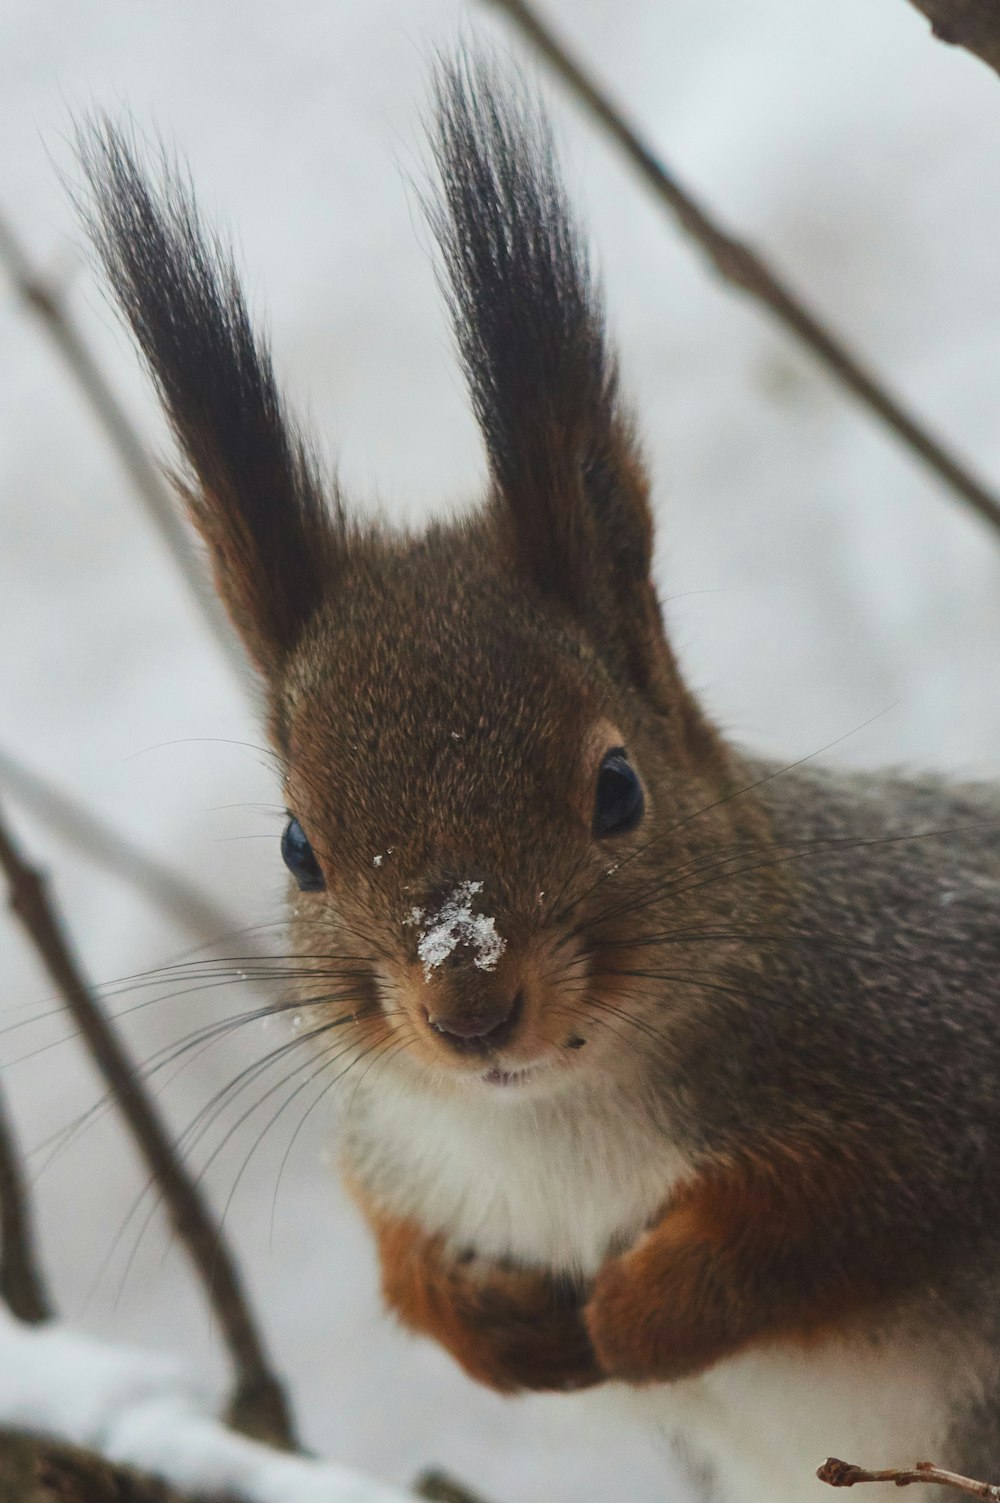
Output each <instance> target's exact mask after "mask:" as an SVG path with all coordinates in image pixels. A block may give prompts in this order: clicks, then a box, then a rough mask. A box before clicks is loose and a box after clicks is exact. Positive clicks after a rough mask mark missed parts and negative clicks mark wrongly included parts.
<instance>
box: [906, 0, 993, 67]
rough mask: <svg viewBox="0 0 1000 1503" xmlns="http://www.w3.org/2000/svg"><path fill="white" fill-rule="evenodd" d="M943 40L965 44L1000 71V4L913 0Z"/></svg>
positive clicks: (977, 0) (980, 0)
mask: <svg viewBox="0 0 1000 1503" xmlns="http://www.w3.org/2000/svg"><path fill="white" fill-rule="evenodd" d="M910 4H911V5H913V6H915V7H916V9H917V10H919V11H920V13H921V15H924V16H926V17H927V19H928V21H929V22H930V23H931V30H932V31H933V33H934V35H935V36H936V37H937V38H938V40H939V41H941V42H950V43H951V44H952V45H953V46H955V47H964V48H965V49H966V51H967V52H971V53H972V54H973V56H975V57H978V58H981V59H982V61H983V62H984V63H986V64H987V65H988V66H989V67H990V68H993V69H994V70H995V71H996V72H997V73H1000V4H998V3H997V0H910Z"/></svg>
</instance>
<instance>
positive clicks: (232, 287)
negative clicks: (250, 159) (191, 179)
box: [79, 120, 343, 675]
mask: <svg viewBox="0 0 1000 1503" xmlns="http://www.w3.org/2000/svg"><path fill="white" fill-rule="evenodd" d="M79 153H80V159H81V162H82V165H83V168H84V171H85V173H86V176H87V179H88V182H89V185H90V190H91V195H92V196H91V200H90V202H89V204H88V205H86V206H85V208H84V215H85V218H86V221H87V225H88V228H89V231H90V234H91V237H92V239H93V242H94V245H95V247H96V249H97V252H98V255H99V257H100V259H101V261H102V263H103V266H104V270H105V272H106V274H107V277H108V280H109V282H110V285H111V290H112V292H113V294H114V297H115V300H116V302H117V304H118V306H119V308H120V310H121V312H122V313H123V314H124V316H125V318H126V320H127V321H128V323H129V324H130V325H131V328H132V332H133V334H134V335H135V338H136V340H137V342H138V345H139V347H140V350H141V351H142V354H143V356H144V358H145V361H146V364H147V366H148V368H149V371H150V373H151V375H152V377H153V380H154V382H155V384H156V388H157V391H158V393H159V395H160V398H161V400H162V402H163V405H164V408H165V409H166V413H167V416H168V418H169V420H170V423H171V426H172V428H173V431H174V434H175V436H176V438H177V441H178V443H179V445H180V448H181V451H182V453H183V455H184V458H185V460H186V461H187V465H188V467H189V473H187V474H184V475H183V476H182V477H181V478H180V481H179V489H180V490H181V493H182V495H183V496H184V499H185V501H186V502H187V505H188V509H189V511H190V514H191V517H192V520H193V521H194V523H195V525H196V526H197V528H198V530H199V531H200V533H201V535H202V537H203V539H204V541H205V543H206V544H207V546H208V550H209V554H210V556H211V560H212V564H213V568H214V572H215V578H216V584H217V586H218V589H219V593H220V594H221V596H222V599H223V601H224V602H225V605H226V608H227V609H228V611H229V614H230V616H231V617H232V619H233V622H234V624H235V626H236V628H237V630H238V631H239V633H240V635H241V636H242V638H243V641H244V643H245V645H246V647H247V649H248V650H249V652H250V654H251V656H252V657H253V659H254V661H255V662H256V664H257V666H258V668H260V669H261V670H262V671H263V672H264V673H265V674H270V675H273V674H275V673H276V672H277V671H278V670H279V669H280V665H281V663H282V661H283V659H284V658H285V657H286V656H287V654H288V653H289V652H290V651H291V649H292V648H293V647H294V646H295V644H296V642H297V641H298V639H299V637H300V635H301V633H302V630H303V628H304V626H305V625H306V623H307V621H308V620H309V618H310V617H311V615H312V614H313V612H314V611H315V609H316V607H317V605H318V604H319V601H320V599H321V597H322V595H323V593H324V592H325V591H326V590H327V589H328V588H329V583H330V579H331V577H332V574H333V570H334V568H335V565H336V562H337V557H338V554H339V552H340V550H341V546H342V537H343V527H342V518H341V513H340V506H339V501H338V499H337V496H336V493H335V492H334V494H333V496H332V506H328V505H327V502H326V500H325V498H324V494H323V489H322V486H321V482H320V479H319V477H318V474H317V471H316V467H315V464H314V462H313V460H312V458H311V456H310V454H309V452H308V450H307V448H306V446H305V444H304V441H303V439H302V438H301V436H300V435H299V433H298V432H297V431H296V429H295V427H294V426H293V425H292V424H291V423H290V422H289V420H288V417H287V415H286V413H285V411H284V408H283V405H282V401H281V397H280V395H279V393H278V389H277V385H276V382H275V377H274V370H273V367H272V364H271V357H270V352H269V350H268V346H267V342H266V340H264V339H262V338H261V336H260V335H259V334H257V333H255V331H254V329H253V327H252V325H251V322H250V316H249V313H248V310H247V305H246V300H245V298H244V295H243V292H242V289H241V287H240V284H239V280H238V277H237V273H236V269H235V266H234V263H233V258H232V255H231V253H230V251H229V250H228V249H227V248H226V247H225V246H224V245H223V244H222V243H221V242H220V241H219V240H218V239H217V238H216V237H215V236H214V235H213V234H211V233H210V232H207V231H206V230H205V229H204V227H203V225H202V222H201V219H200V216H199V213H198V209H197V206H196V204H195V202H194V199H193V197H192V194H191V190H190V188H189V186H188V184H187V182H186V181H185V180H184V179H183V178H182V177H181V175H180V174H179V172H178V171H177V169H176V168H174V167H172V166H171V165H170V164H169V163H168V162H167V161H166V160H165V159H164V160H163V161H162V162H161V163H160V165H159V171H158V173H157V175H156V181H155V182H150V181H149V180H148V179H147V178H146V176H145V175H144V173H143V171H142V169H141V168H140V166H139V163H138V160H137V155H136V152H135V149H134V146H133V144H132V142H131V141H130V140H129V139H128V138H127V136H126V135H125V134H124V133H123V132H122V131H121V130H119V129H118V128H116V127H115V126H113V125H112V124H111V123H110V122H108V121H107V120H105V121H103V122H99V123H98V124H97V125H95V126H93V127H92V128H90V129H88V130H87V131H85V132H81V134H80V138H79Z"/></svg>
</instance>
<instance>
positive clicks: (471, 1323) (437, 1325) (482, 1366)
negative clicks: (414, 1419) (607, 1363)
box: [368, 1210, 604, 1393]
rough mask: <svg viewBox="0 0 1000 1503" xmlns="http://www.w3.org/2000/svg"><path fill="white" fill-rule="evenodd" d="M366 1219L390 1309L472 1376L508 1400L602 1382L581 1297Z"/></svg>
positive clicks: (395, 1224) (399, 1225)
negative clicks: (522, 1392)
mask: <svg viewBox="0 0 1000 1503" xmlns="http://www.w3.org/2000/svg"><path fill="white" fill-rule="evenodd" d="M368 1216H369V1220H370V1222H371V1224H372V1226H373V1228H374V1230H375V1234H376V1237H377V1239H378V1247H379V1256H380V1260H381V1265H382V1293H383V1296H384V1298H385V1301H386V1304H387V1305H388V1306H389V1307H390V1309H392V1310H393V1311H394V1312H395V1313H396V1315H397V1316H398V1317H399V1319H400V1320H401V1321H402V1322H403V1324H404V1325H406V1326H408V1327H409V1328H410V1329H411V1330H413V1331H418V1332H420V1333H421V1334H422V1335H425V1336H430V1337H432V1338H433V1339H434V1340H435V1341H437V1342H438V1343H439V1344H440V1345H441V1346H443V1347H444V1348H445V1350H446V1351H448V1352H450V1353H451V1355H452V1356H453V1357H454V1358H455V1360H456V1361H457V1362H458V1363H459V1364H460V1365H461V1366H462V1367H463V1368H464V1369H465V1371H466V1372H467V1373H468V1374H469V1376H470V1377H472V1378H475V1379H476V1380H477V1381H478V1382H480V1383H485V1384H487V1385H488V1386H489V1387H491V1388H495V1389H497V1390H499V1391H500V1392H501V1393H514V1392H517V1391H518V1390H523V1389H534V1390H543V1391H544V1390H549V1391H552V1390H556V1391H569V1390H573V1389H578V1388H586V1387H589V1386H590V1385H591V1384H594V1383H598V1382H600V1381H602V1379H603V1377H604V1374H603V1373H602V1372H601V1370H600V1368H599V1367H598V1365H597V1362H596V1360H595V1358H594V1352H593V1348H592V1346H591V1343H590V1338H589V1336H588V1334H587V1329H586V1326H585V1324H584V1321H583V1317H582V1313H581V1301H580V1296H579V1293H578V1292H577V1291H576V1290H574V1289H573V1288H571V1287H570V1286H568V1285H566V1284H565V1283H564V1282H562V1281H559V1280H556V1279H554V1278H552V1277H551V1275H549V1274H547V1273H544V1272H541V1271H535V1270H532V1269H518V1268H506V1267H502V1266H499V1265H497V1264H483V1263H480V1262H478V1261H475V1260H473V1261H468V1262H463V1261H462V1260H460V1259H456V1258H454V1257H451V1256H449V1255H448V1253H447V1251H446V1249H445V1247H444V1244H443V1241H442V1239H441V1238H438V1237H428V1236H427V1234H426V1233H424V1232H422V1231H421V1230H420V1229H419V1228H418V1227H416V1226H415V1225H414V1224H413V1223H411V1222H406V1221H396V1220H393V1219H391V1218H389V1217H387V1216H384V1215H381V1214H379V1213H374V1214H373V1213H372V1212H371V1211H370V1210H369V1211H368Z"/></svg>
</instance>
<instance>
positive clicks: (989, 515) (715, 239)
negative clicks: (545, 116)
mask: <svg viewBox="0 0 1000 1503" xmlns="http://www.w3.org/2000/svg"><path fill="white" fill-rule="evenodd" d="M487 3H489V4H491V5H495V6H496V8H497V9H498V10H501V11H503V12H504V14H505V15H507V16H509V17H510V19H511V21H513V22H514V24H515V25H516V26H517V27H518V29H519V30H520V31H521V32H522V33H523V35H524V36H525V37H527V38H528V40H529V41H530V42H531V43H532V44H533V45H534V46H535V47H536V48H537V50H538V51H539V52H540V53H541V54H542V56H543V57H544V58H545V60H546V61H547V62H548V63H549V64H550V65H551V67H552V68H554V70H555V71H556V73H558V75H559V76H560V78H562V79H563V81H564V82H565V83H567V84H568V85H569V87H570V89H571V90H572V92H573V93H574V94H575V95H576V97H577V99H578V100H579V101H580V102H581V103H582V104H583V105H584V106H585V108H586V109H587V110H588V112H589V113H590V114H591V115H592V116H593V117H594V118H595V119H596V120H597V121H598V122H599V123H600V124H601V125H602V126H603V127H604V129H605V130H606V131H607V133H608V135H610V136H611V137H612V138H613V139H614V140H615V141H616V142H617V143H618V145H619V146H620V147H621V148H622V150H623V151H624V153H625V155H626V156H627V157H628V158H629V160H630V161H631V162H632V164H633V166H634V167H635V168H636V169H637V170H638V172H639V174H640V176H641V177H642V178H643V179H644V180H645V181H646V183H647V184H648V185H649V186H650V187H651V188H652V189H653V192H654V193H655V194H656V196H657V197H658V198H659V199H660V201H661V202H662V203H664V204H665V205H666V206H667V208H668V209H670V210H671V212H672V213H673V214H674V216H675V217H676V219H677V221H678V222H679V224H680V225H681V227H682V229H684V230H686V231H687V233H688V234H689V235H691V236H692V238H693V239H694V240H696V241H697V242H698V243H699V244H700V245H701V247H702V249H703V250H705V251H706V252H707V253H708V256H709V258H710V260H711V261H712V264H713V265H714V267H715V269H716V271H717V272H718V273H719V274H720V276H722V277H723V278H724V280H725V281H727V282H730V283H731V284H732V285H733V286H734V287H737V288H739V289H740V290H741V291H742V292H745V293H747V294H749V296H750V297H752V298H754V299H755V300H756V301H757V302H758V303H760V304H762V305H763V306H764V307H765V308H768V309H769V310H770V311H771V313H773V314H774V315H775V317H776V318H777V319H778V320H779V321H780V322H781V323H783V324H784V326H785V328H786V329H789V330H790V331H791V332H792V333H793V334H794V335H795V336H796V337H797V338H798V339H799V340H801V342H802V343H803V344H804V345H805V346H806V347H807V348H808V349H810V350H811V351H812V353H813V354H814V355H815V356H816V357H817V358H818V360H819V361H820V362H821V364H822V365H823V366H825V367H826V369H827V370H828V371H829V372H830V374H831V375H833V376H835V377H836V378H837V380H839V381H840V382H841V383H842V385H844V386H846V387H847V389H848V390H849V391H851V392H852V393H853V394H854V396H855V397H857V398H858V399H859V401H861V402H862V403H863V404H864V405H865V406H866V407H868V408H869V410H870V411H872V412H874V413H875V414H876V415H877V416H878V417H879V418H880V419H881V421H882V422H883V423H884V424H885V425H886V427H887V428H889V429H890V430H891V431H892V432H893V433H894V434H895V435H896V437H897V438H898V439H899V440H900V441H901V442H902V443H903V444H904V445H905V447H906V448H908V449H909V450H910V451H911V453H913V454H915V455H917V456H918V457H919V458H920V459H921V460H923V462H924V463H925V464H926V465H928V466H929V467H930V469H932V470H933V471H934V472H935V473H936V474H937V475H938V477H939V478H940V479H941V480H943V481H944V482H945V484H946V485H947V486H949V487H950V488H951V490H953V491H954V492H955V493H956V494H957V495H959V496H961V497H962V499H963V500H964V501H966V502H967V503H968V504H969V505H970V506H971V507H973V509H974V510H975V511H977V512H978V513H979V515H980V516H981V517H983V518H984V519H985V520H986V521H987V522H989V523H990V525H991V526H993V527H995V528H996V529H997V530H998V531H1000V499H998V498H997V497H996V496H995V495H994V494H993V493H992V491H991V490H990V489H989V488H988V487H987V486H986V485H985V483H984V482H982V481H981V480H979V479H977V477H976V476H975V475H974V474H973V473H972V472H971V471H970V470H969V469H968V467H967V466H966V465H965V464H964V463H963V462H962V461H960V460H959V459H958V458H956V456H955V455H954V454H952V453H951V452H950V451H949V450H947V449H946V448H944V446H943V445H942V443H941V442H940V441H939V440H938V439H937V438H935V437H934V435H933V434H932V433H931V432H930V431H929V430H928V429H927V428H926V426H925V425H924V424H923V423H922V422H921V421H919V420H918V419H917V418H916V417H914V416H913V414H912V413H910V412H909V411H908V410H907V409H906V408H905V407H904V406H903V405H902V404H901V402H900V401H899V399H898V398H897V397H896V396H895V395H894V394H893V393H892V392H891V391H890V390H889V388H888V387H887V386H886V384H885V382H884V381H883V380H882V378H881V377H880V376H878V375H876V373H875V372H874V371H872V370H871V369H869V368H867V367H866V366H865V365H864V364H863V363H862V362H861V361H860V360H859V359H858V357H857V356H856V355H854V354H853V353H852V352H851V351H850V350H849V349H848V348H847V346H846V345H845V344H843V342H842V341H841V340H840V338H839V337H838V336H837V335H836V334H834V333H833V332H832V330H830V329H829V328H827V327H826V325H825V324H823V323H822V322H821V320H820V319H819V318H818V317H817V316H816V315H815V314H814V313H813V312H812V311H811V310H810V309H809V308H808V307H807V306H806V305H805V304H804V303H803V302H802V300H801V299H800V298H799V297H798V296H797V295H796V294H795V293H793V292H792V291H791V289H790V288H789V287H788V286H787V284H786V283H784V282H782V281H781V280H780V278H779V277H778V276H777V274H776V273H775V272H773V271H772V270H771V268H770V267H769V266H768V265H767V263H766V262H765V261H763V260H762V259H761V257H760V256H759V255H758V254H757V253H756V252H755V251H753V250H751V248H750V247H749V246H748V245H746V244H744V243H743V242H741V241H739V240H736V239H734V238H733V236H732V235H731V234H730V233H729V232H728V231H727V230H725V229H723V227H722V226H721V224H720V223H719V222H718V221H717V220H716V219H713V218H712V216H711V215H710V214H709V213H708V211H707V210H706V209H705V208H704V206H703V205H702V204H700V203H699V202H698V201H697V200H696V199H695V198H693V197H692V195H691V194H690V193H689V192H688V191H687V189H686V188H684V187H683V186H682V184H681V183H680V182H679V181H678V179H677V178H676V177H675V176H674V174H673V173H672V172H671V171H670V170H669V169H668V168H667V167H666V166H665V165H664V163H663V162H662V160H660V159H659V158H658V157H657V156H656V155H655V153H654V152H653V150H652V148H651V147H650V146H648V145H647V144H646V142H644V141H643V140H642V138H641V137H640V136H639V135H638V133H637V132H636V130H635V128H634V127H633V126H632V125H630V124H629V122H628V121H627V119H626V117H625V115H624V114H623V112H622V110H621V109H620V108H619V107H618V106H617V105H616V104H615V103H614V102H613V101H612V100H611V98H610V96H609V95H608V94H607V93H605V91H604V90H603V89H601V88H600V87H599V85H598V84H597V83H596V82H595V80H594V78H593V77H592V75H591V74H589V73H588V72H587V71H586V70H585V69H584V67H583V66H582V64H581V63H579V62H578V61H577V60H576V59H575V58H573V57H572V56H571V55H570V53H569V52H568V51H567V50H566V48H565V47H564V45H563V44H562V42H561V41H560V40H559V39H558V38H557V37H556V35H555V33H554V32H553V31H552V30H551V29H550V28H549V27H548V25H547V24H546V23H545V22H543V21H542V20H541V18H540V17H539V15H538V13H537V11H535V10H534V8H533V7H532V6H531V5H529V4H527V3H525V0H487ZM995 3H996V0H992V4H993V5H994V8H995Z"/></svg>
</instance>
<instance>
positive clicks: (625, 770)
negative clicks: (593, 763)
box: [594, 746, 646, 838]
mask: <svg viewBox="0 0 1000 1503" xmlns="http://www.w3.org/2000/svg"><path fill="white" fill-rule="evenodd" d="M645 806H646V800H645V797H644V795H643V791H642V784H641V783H640V782H639V778H638V775H637V774H636V771H635V769H634V768H633V767H632V765H631V763H630V762H629V759H628V756H627V755H626V752H625V748H624V747H622V746H616V747H614V748H613V749H612V750H611V751H609V752H608V754H607V756H606V757H605V758H604V761H603V762H602V763H601V770H600V772H599V773H598V775H597V800H596V803H595V807H594V834H595V835H596V836H597V837H598V838H600V837H601V836H602V835H625V834H627V832H628V831H629V830H634V829H635V827H636V825H637V824H638V823H639V821H640V820H641V819H642V815H643V810H644V809H645Z"/></svg>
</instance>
